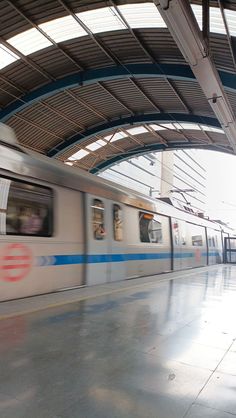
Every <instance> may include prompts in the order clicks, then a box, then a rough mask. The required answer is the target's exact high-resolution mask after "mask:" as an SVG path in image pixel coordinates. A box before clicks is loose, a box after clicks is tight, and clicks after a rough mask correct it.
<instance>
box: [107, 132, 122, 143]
mask: <svg viewBox="0 0 236 418" xmlns="http://www.w3.org/2000/svg"><path fill="white" fill-rule="evenodd" d="M126 137H127V135H126V134H125V133H123V132H117V133H115V134H112V135H107V136H105V137H104V139H106V140H107V141H109V142H116V141H118V140H119V139H123V138H126Z"/></svg>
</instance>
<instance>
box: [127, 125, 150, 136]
mask: <svg viewBox="0 0 236 418" xmlns="http://www.w3.org/2000/svg"><path fill="white" fill-rule="evenodd" d="M127 132H129V134H131V135H139V134H144V133H146V132H148V130H147V129H146V128H144V127H143V126H137V127H135V128H131V129H127Z"/></svg>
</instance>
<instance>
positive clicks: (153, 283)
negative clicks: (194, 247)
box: [0, 272, 196, 321]
mask: <svg viewBox="0 0 236 418" xmlns="http://www.w3.org/2000/svg"><path fill="white" fill-rule="evenodd" d="M195 274H196V272H191V273H186V274H184V277H183V276H181V277H180V276H177V277H169V278H164V279H160V280H158V281H151V282H149V283H145V282H144V283H139V284H136V285H132V286H124V287H122V288H118V289H111V290H107V291H106V292H103V293H100V294H96V295H93V294H92V295H87V296H79V297H78V298H76V299H73V300H64V301H63V300H62V301H60V302H55V303H51V304H48V305H47V306H38V307H37V308H34V309H33V308H30V309H28V310H26V311H22V312H21V311H19V312H16V313H15V312H14V313H11V314H2V315H0V321H2V320H4V319H10V318H14V317H16V316H23V315H28V314H30V313H35V312H39V311H43V310H47V309H53V308H57V307H60V306H64V305H71V304H72V303H77V302H81V301H84V300H89V299H95V298H98V297H104V296H108V295H112V294H116V293H120V292H124V291H127V290H128V291H130V290H133V289H138V288H141V287H146V286H150V287H158V286H159V285H160V284H161V283H165V282H168V281H170V280H181V279H186V278H187V279H188V278H189V277H191V276H193V275H195ZM124 282H125V281H124ZM56 294H57V293H55V295H56ZM36 297H37V296H36ZM6 302H7V301H6ZM2 303H4V302H2ZM9 303H11V302H9ZM0 305H1V302H0Z"/></svg>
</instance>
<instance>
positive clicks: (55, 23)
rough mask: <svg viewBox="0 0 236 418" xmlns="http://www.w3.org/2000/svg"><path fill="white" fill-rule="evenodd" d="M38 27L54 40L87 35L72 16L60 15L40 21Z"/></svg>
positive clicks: (60, 40)
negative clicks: (43, 21) (56, 17)
mask: <svg viewBox="0 0 236 418" xmlns="http://www.w3.org/2000/svg"><path fill="white" fill-rule="evenodd" d="M39 27H40V28H41V29H42V30H43V31H44V32H46V34H47V35H49V36H50V38H52V39H53V40H54V41H55V42H63V41H67V40H68V39H74V38H79V37H81V36H85V35H87V33H86V32H85V30H84V29H83V28H82V27H81V26H80V25H79V23H78V22H76V20H75V19H74V18H73V17H72V16H65V17H60V18H59V19H54V20H50V21H49V22H46V23H42V24H41V25H39Z"/></svg>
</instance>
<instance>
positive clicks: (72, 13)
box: [57, 0, 118, 64]
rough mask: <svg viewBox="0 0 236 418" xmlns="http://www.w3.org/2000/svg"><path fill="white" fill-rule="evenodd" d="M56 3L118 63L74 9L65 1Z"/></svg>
mask: <svg viewBox="0 0 236 418" xmlns="http://www.w3.org/2000/svg"><path fill="white" fill-rule="evenodd" d="M57 1H58V3H60V5H61V6H62V7H63V8H64V9H65V10H66V11H67V12H68V13H69V14H70V15H71V16H72V17H73V18H74V19H75V20H76V22H77V23H78V24H79V25H80V26H81V27H82V28H83V29H84V30H85V32H86V33H87V35H88V36H89V37H90V38H91V39H92V40H93V41H94V42H95V43H96V45H97V46H98V47H99V48H100V49H101V51H102V52H103V53H104V54H105V55H106V56H107V57H108V58H109V59H110V60H111V61H112V62H113V63H114V64H118V61H117V59H116V57H114V56H113V54H112V53H111V52H110V51H108V50H107V48H105V47H104V45H103V44H102V42H101V41H100V40H99V39H98V38H97V37H96V36H95V35H94V34H93V33H92V32H91V30H90V29H89V28H88V27H87V26H86V25H85V24H84V22H82V20H81V19H80V18H79V17H78V16H76V14H75V13H74V11H73V10H72V9H71V8H70V7H69V6H68V5H67V4H66V3H65V1H63V0H57Z"/></svg>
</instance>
